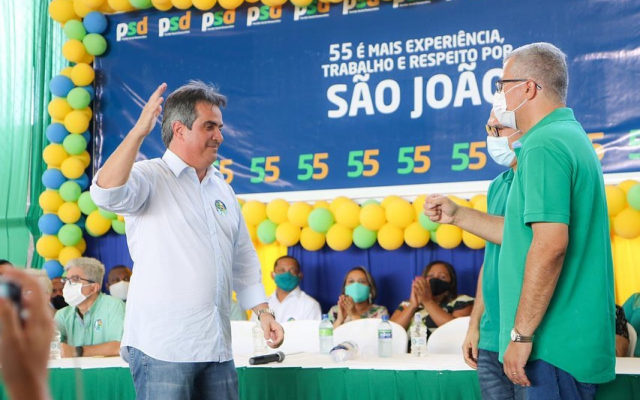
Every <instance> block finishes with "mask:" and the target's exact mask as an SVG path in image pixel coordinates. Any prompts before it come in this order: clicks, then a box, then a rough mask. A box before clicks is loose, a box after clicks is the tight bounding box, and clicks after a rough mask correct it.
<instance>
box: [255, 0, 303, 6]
mask: <svg viewBox="0 0 640 400" xmlns="http://www.w3.org/2000/svg"><path fill="white" fill-rule="evenodd" d="M247 1H249V0H247ZM311 3H313V0H291V4H293V5H294V6H296V7H307V6H308V5H309V4H311Z"/></svg>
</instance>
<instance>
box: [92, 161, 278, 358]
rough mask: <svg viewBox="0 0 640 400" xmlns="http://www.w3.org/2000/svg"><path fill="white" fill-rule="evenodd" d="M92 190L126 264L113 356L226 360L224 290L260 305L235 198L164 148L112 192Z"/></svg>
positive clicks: (254, 259) (256, 268) (218, 180)
mask: <svg viewBox="0 0 640 400" xmlns="http://www.w3.org/2000/svg"><path fill="white" fill-rule="evenodd" d="M97 178H98V174H96V176H95V177H94V180H93V185H92V186H91V197H92V199H93V201H94V202H95V203H96V204H97V205H98V206H99V207H101V208H103V209H105V210H109V211H112V212H116V213H119V214H123V215H124V216H125V220H126V231H127V243H128V244H129V251H130V253H131V258H132V259H133V261H134V269H133V275H132V277H131V284H130V287H129V295H128V298H127V309H126V317H125V325H124V336H123V338H122V342H121V353H122V354H123V357H125V359H126V354H127V352H126V346H131V347H135V348H136V349H138V350H140V351H142V352H144V353H145V354H147V355H149V356H151V357H153V358H156V359H158V360H162V361H171V362H206V361H216V362H223V361H228V360H231V359H232V358H233V355H232V352H231V324H230V322H229V315H230V302H231V291H232V289H233V290H235V291H236V293H237V298H238V301H239V302H240V305H241V306H242V307H243V308H245V309H250V308H253V307H255V306H256V305H258V304H260V303H264V302H265V301H266V296H265V294H264V288H263V286H262V281H261V272H260V263H259V260H258V256H257V255H256V251H255V249H254V247H253V244H252V243H251V239H250V237H249V233H248V231H247V228H246V225H245V222H244V218H243V217H242V213H241V212H240V206H239V204H238V201H237V199H236V196H235V193H234V192H233V190H232V189H231V187H230V186H229V185H228V184H227V183H226V182H225V181H224V178H223V177H222V174H221V173H220V172H219V171H218V170H217V169H215V168H214V167H210V168H209V169H208V170H207V174H206V176H205V178H204V179H203V180H202V182H200V181H199V180H198V176H197V175H196V171H195V169H194V168H192V167H189V166H188V165H187V164H186V163H185V162H184V161H182V159H180V158H179V157H178V156H177V155H176V154H174V153H173V152H171V151H169V150H167V151H166V153H165V154H164V156H163V157H162V159H159V158H156V159H153V160H148V161H141V162H137V163H135V164H134V166H133V170H132V171H131V176H130V178H129V181H128V182H127V183H126V184H125V185H123V186H120V187H117V188H111V189H103V188H100V187H98V185H97V184H96V181H97Z"/></svg>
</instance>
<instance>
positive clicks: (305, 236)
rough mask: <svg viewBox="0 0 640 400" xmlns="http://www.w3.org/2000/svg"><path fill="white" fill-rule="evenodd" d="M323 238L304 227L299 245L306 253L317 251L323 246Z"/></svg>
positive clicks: (320, 234) (322, 235) (321, 235)
mask: <svg viewBox="0 0 640 400" xmlns="http://www.w3.org/2000/svg"><path fill="white" fill-rule="evenodd" d="M324 243H325V236H324V234H322V233H318V232H316V231H314V230H313V229H311V228H309V227H306V228H303V229H302V232H301V233H300V245H302V247H303V248H304V249H305V250H307V251H318V250H320V249H321V248H322V246H324Z"/></svg>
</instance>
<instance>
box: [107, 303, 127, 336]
mask: <svg viewBox="0 0 640 400" xmlns="http://www.w3.org/2000/svg"><path fill="white" fill-rule="evenodd" d="M105 296H106V295H105ZM112 300H115V301H114V302H113V306H112V307H111V315H110V316H109V317H110V318H109V319H110V323H109V335H108V336H107V337H106V340H107V342H119V341H121V340H122V334H123V333H124V311H125V306H124V302H122V301H121V300H118V299H116V298H115V297H114V298H112Z"/></svg>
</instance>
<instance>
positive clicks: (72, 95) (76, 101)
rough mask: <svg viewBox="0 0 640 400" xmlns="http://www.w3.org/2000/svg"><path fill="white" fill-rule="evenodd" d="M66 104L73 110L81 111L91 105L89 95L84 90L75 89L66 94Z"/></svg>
mask: <svg viewBox="0 0 640 400" xmlns="http://www.w3.org/2000/svg"><path fill="white" fill-rule="evenodd" d="M67 103H69V105H70V106H71V108H73V109H74V110H82V109H84V108H87V107H88V106H89V103H91V95H90V94H89V92H88V91H87V89H85V88H81V87H77V88H73V89H71V90H70V91H69V94H67Z"/></svg>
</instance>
